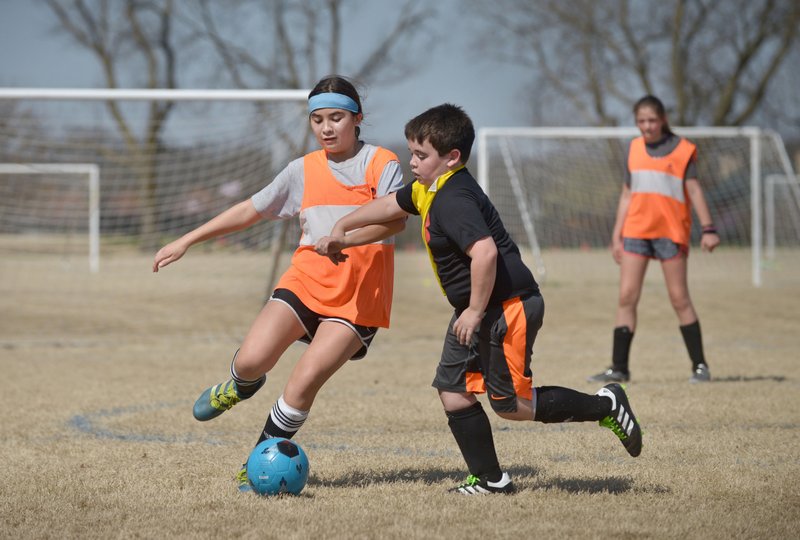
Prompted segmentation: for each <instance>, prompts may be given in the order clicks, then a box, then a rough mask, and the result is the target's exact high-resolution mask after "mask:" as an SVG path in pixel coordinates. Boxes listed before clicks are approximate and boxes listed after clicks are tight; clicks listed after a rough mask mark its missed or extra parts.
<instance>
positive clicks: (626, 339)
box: [611, 326, 633, 373]
mask: <svg viewBox="0 0 800 540" xmlns="http://www.w3.org/2000/svg"><path fill="white" fill-rule="evenodd" d="M631 341H633V332H631V329H630V328H628V327H627V326H618V327H616V328H614V349H613V351H612V352H611V364H612V365H611V367H612V368H613V369H614V371H621V372H622V373H628V357H629V355H630V352H631Z"/></svg>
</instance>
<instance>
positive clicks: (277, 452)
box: [247, 437, 308, 495]
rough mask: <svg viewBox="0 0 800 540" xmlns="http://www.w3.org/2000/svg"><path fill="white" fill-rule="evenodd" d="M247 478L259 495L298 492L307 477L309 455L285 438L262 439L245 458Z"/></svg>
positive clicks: (303, 485) (294, 493)
mask: <svg viewBox="0 0 800 540" xmlns="http://www.w3.org/2000/svg"><path fill="white" fill-rule="evenodd" d="M247 478H248V480H250V484H251V485H252V486H253V490H254V491H255V492H256V493H258V494H260V495H278V494H281V493H291V494H292V495H297V494H298V493H300V492H301V491H302V490H303V488H304V487H305V485H306V481H308V457H306V453H305V452H304V451H303V449H302V448H300V445H298V444H297V443H295V442H292V441H290V440H288V439H282V438H280V437H275V438H272V439H267V440H266V441H261V442H260V443H258V445H256V447H255V448H254V449H253V451H252V452H250V457H248V458H247Z"/></svg>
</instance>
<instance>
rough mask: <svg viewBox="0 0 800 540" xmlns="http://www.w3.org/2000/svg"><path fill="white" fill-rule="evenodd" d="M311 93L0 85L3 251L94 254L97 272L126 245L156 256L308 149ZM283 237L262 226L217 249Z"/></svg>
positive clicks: (249, 245)
mask: <svg viewBox="0 0 800 540" xmlns="http://www.w3.org/2000/svg"><path fill="white" fill-rule="evenodd" d="M307 96H308V90H241V91H237V90H207V91H203V90H124V89H114V90H94V89H30V88H6V89H0V163H1V164H2V165H0V195H2V196H0V216H2V218H0V253H2V254H3V256H4V257H6V259H8V258H9V257H11V255H15V254H24V256H25V257H26V260H32V259H35V258H36V256H37V255H40V256H42V257H52V256H53V254H54V253H60V254H61V258H62V260H69V261H71V260H72V259H73V258H78V257H81V258H82V257H83V256H85V255H87V254H88V257H89V268H90V269H91V271H93V272H97V271H98V270H99V268H100V260H101V258H107V257H112V256H114V254H115V253H119V252H120V251H121V250H123V249H124V248H130V249H139V250H141V251H153V250H154V249H155V248H157V247H158V246H160V245H163V243H165V242H167V241H169V240H170V239H173V238H176V237H178V236H179V235H181V234H183V233H185V232H187V231H188V230H190V229H192V228H194V227H196V226H197V225H199V224H201V223H203V222H204V221H206V220H208V219H209V218H210V217H212V216H214V215H216V214H217V213H219V212H221V211H222V210H224V209H225V208H227V207H229V206H231V205H232V204H233V203H235V202H238V201H239V200H243V199H245V198H247V197H249V196H250V195H252V194H253V193H254V192H256V191H258V190H259V189H261V188H262V187H263V186H265V185H266V184H267V183H269V182H270V181H271V180H272V179H273V178H274V176H275V174H276V173H277V172H278V171H279V170H280V169H281V168H282V167H283V166H285V165H286V164H287V163H288V161H289V160H290V159H292V158H294V157H298V156H300V155H302V154H303V153H304V152H305V151H306V150H307V147H308V144H309V142H310V137H309V133H308V128H307V120H306V117H307V114H306V106H305V103H306V99H307ZM87 164H88V165H87ZM87 179H88V183H87ZM78 223H80V225H78ZM84 223H88V227H87V226H84V225H83V224H84ZM280 232H281V231H280V227H279V226H277V227H276V225H275V224H270V223H263V224H259V225H257V226H255V227H253V228H252V229H249V230H247V231H244V232H242V233H240V234H234V235H231V236H230V237H227V238H226V239H224V240H221V241H219V242H217V243H216V244H215V245H216V246H217V247H221V246H222V245H223V244H224V245H227V246H230V247H231V248H237V249H249V248H256V247H258V248H264V247H265V246H271V245H273V244H274V240H275V239H276V238H282V237H284V236H285V234H280ZM72 266H75V265H72ZM84 268H85V267H84Z"/></svg>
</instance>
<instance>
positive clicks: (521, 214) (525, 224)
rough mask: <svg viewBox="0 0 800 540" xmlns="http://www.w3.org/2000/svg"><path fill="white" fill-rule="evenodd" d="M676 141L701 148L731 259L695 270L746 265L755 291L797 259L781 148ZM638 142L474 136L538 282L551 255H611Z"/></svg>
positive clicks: (715, 138)
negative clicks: (769, 274)
mask: <svg viewBox="0 0 800 540" xmlns="http://www.w3.org/2000/svg"><path fill="white" fill-rule="evenodd" d="M674 131H675V132H676V133H678V134H679V135H682V136H685V137H687V138H689V139H690V140H692V141H693V142H694V143H696V144H697V145H698V177H699V180H700V182H701V185H702V186H703V189H704V194H705V197H706V200H707V202H708V204H709V208H710V210H711V213H712V215H713V217H714V221H715V224H716V226H717V228H718V229H719V231H720V234H721V237H722V240H723V245H722V247H721V248H720V251H721V252H725V253H729V254H730V258H726V257H717V256H716V253H715V255H714V256H713V257H700V256H694V257H692V258H691V260H692V265H713V264H719V265H720V267H719V268H717V269H716V270H712V272H714V271H716V272H718V275H720V276H721V275H725V274H731V273H732V272H731V269H732V267H733V265H734V264H735V265H738V266H742V265H743V264H746V265H747V266H748V267H749V268H750V271H749V272H748V274H749V277H750V280H751V281H752V283H753V285H755V286H761V285H762V283H763V281H764V275H763V274H764V271H765V269H771V268H774V267H775V265H776V264H775V263H776V261H777V262H779V261H780V259H781V254H782V253H789V254H790V257H789V258H788V259H787V260H792V259H791V256H795V255H797V254H798V253H800V184H798V179H797V176H795V174H794V171H793V170H792V166H791V162H790V160H789V157H788V155H787V153H786V150H785V147H784V145H783V141H782V140H781V138H780V136H779V135H778V134H776V133H775V132H772V131H769V130H762V129H759V128H752V127H743V128H723V127H720V128H700V127H684V128H674ZM638 135H639V131H638V130H637V129H636V128H524V127H522V128H483V129H480V130H479V132H478V149H477V155H478V166H479V170H478V180H479V182H480V183H481V186H482V187H483V189H484V190H485V191H486V192H487V193H488V194H489V196H490V197H491V198H492V200H493V201H494V202H495V204H496V206H497V207H498V209H499V211H500V214H501V217H502V218H503V221H504V223H505V224H506V226H507V227H508V228H509V230H510V231H511V234H512V235H513V236H514V237H515V238H516V239H517V240H518V241H519V243H520V244H521V245H523V246H524V247H527V248H528V249H530V255H531V257H532V258H533V262H534V264H533V267H534V269H535V270H536V273H537V274H538V277H539V278H540V279H544V278H547V277H552V276H553V273H554V269H553V268H552V266H553V265H552V264H548V259H551V260H552V259H553V254H554V253H564V252H572V253H585V252H589V251H594V250H601V249H602V250H604V249H606V248H607V246H608V244H609V242H610V238H611V231H612V229H613V226H614V219H615V214H616V207H617V202H618V200H619V194H620V189H621V186H622V181H623V174H624V173H623V171H624V168H625V163H626V155H627V147H628V143H629V141H630V140H631V139H632V138H633V137H636V136H638ZM693 221H694V223H693V230H692V244H693V245H694V246H697V245H698V244H699V237H700V230H699V224H698V223H697V219H696V218H695V219H694V220H693ZM765 235H766V238H765ZM765 243H766V246H767V252H766V253H765V252H764V245H765ZM735 254H738V255H739V257H738V258H737V257H734V255H735ZM743 255H746V259H743V258H742V256H743ZM714 258H716V260H717V262H716V263H715V262H713V260H714ZM733 260H736V261H738V262H737V263H731V261H733ZM578 264H582V263H578ZM585 270H586V271H587V272H590V271H591V268H585Z"/></svg>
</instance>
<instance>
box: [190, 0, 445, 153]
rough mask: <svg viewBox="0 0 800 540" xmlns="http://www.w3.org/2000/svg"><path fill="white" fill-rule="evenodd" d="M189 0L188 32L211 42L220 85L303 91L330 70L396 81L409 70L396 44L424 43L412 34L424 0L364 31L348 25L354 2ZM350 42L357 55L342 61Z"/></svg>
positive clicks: (419, 24)
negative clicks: (193, 4) (246, 30)
mask: <svg viewBox="0 0 800 540" xmlns="http://www.w3.org/2000/svg"><path fill="white" fill-rule="evenodd" d="M196 1H197V15H198V16H197V20H196V21H195V22H194V24H193V31H194V33H195V34H196V35H198V36H202V37H203V38H204V39H205V40H207V41H208V43H210V44H212V46H213V49H214V51H215V52H216V54H217V56H218V58H219V60H220V64H221V65H220V69H221V70H222V72H223V73H225V74H227V79H228V80H227V84H229V85H232V86H234V87H237V88H309V87H310V86H312V85H313V84H314V83H315V82H316V81H317V80H318V79H319V78H320V77H322V76H324V75H326V74H332V73H344V74H346V75H347V76H348V77H349V78H351V79H352V80H354V81H356V82H363V81H369V82H370V83H371V84H375V83H378V82H380V83H389V82H393V81H396V80H399V79H401V78H402V77H404V76H406V75H407V73H408V71H409V70H410V68H409V66H408V65H407V64H406V63H405V61H404V59H403V58H402V57H400V56H399V54H398V53H399V52H400V51H401V47H402V48H403V49H402V50H403V51H404V52H405V51H408V50H409V49H413V48H414V46H413V45H415V46H416V48H417V49H418V50H421V49H422V46H423V43H424V40H420V39H417V38H418V36H420V35H424V33H423V30H424V29H425V28H426V26H425V22H426V20H428V19H429V18H430V17H431V13H432V11H433V8H431V7H430V5H429V4H428V3H426V2H424V1H423V0H406V1H405V2H403V4H401V5H397V6H394V7H393V8H392V10H391V11H392V12H393V13H396V14H397V15H396V16H395V17H392V18H390V19H389V20H388V21H387V22H386V26H385V27H383V28H381V27H377V28H369V29H367V28H357V27H355V26H354V25H353V24H352V16H353V14H354V13H358V11H359V10H361V9H363V5H360V4H359V3H358V2H356V1H354V0H272V1H271V2H264V1H263V0H238V1H235V2H227V3H226V6H225V7H224V9H223V8H221V6H220V5H219V3H217V2H212V1H210V0H196ZM248 21H249V23H250V24H251V25H252V24H253V21H257V24H255V25H254V26H255V27H256V28H258V30H259V31H258V34H260V39H259V37H258V36H255V35H252V33H251V34H243V33H242V32H241V31H240V29H241V28H242V25H243V24H246V23H248ZM353 43H358V44H359V47H358V48H357V49H358V50H359V51H360V54H359V55H358V56H357V57H356V56H354V55H352V54H351V55H350V56H349V57H347V58H344V50H345V48H346V46H347V45H350V47H349V48H350V49H353V47H352V45H353ZM410 44H411V45H410ZM261 112H262V114H264V115H268V111H266V110H263V109H262V110H261ZM284 136H285V138H286V139H287V140H291V137H290V136H289V134H284ZM306 143H307V139H304V140H303V144H306ZM305 150H306V148H305V147H298V146H295V147H294V148H293V151H294V152H295V153H302V152H304V151H305Z"/></svg>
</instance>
